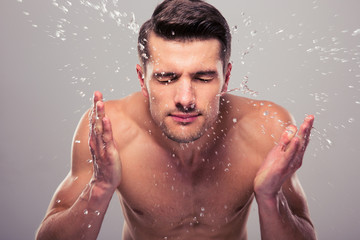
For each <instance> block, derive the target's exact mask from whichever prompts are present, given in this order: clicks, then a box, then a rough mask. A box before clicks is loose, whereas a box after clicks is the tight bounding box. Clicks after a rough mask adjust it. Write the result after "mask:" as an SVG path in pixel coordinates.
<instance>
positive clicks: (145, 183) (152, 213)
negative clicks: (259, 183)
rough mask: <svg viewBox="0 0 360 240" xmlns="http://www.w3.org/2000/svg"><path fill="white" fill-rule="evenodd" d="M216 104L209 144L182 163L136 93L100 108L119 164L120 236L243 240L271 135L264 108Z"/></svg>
mask: <svg viewBox="0 0 360 240" xmlns="http://www.w3.org/2000/svg"><path fill="white" fill-rule="evenodd" d="M223 102H225V103H223V105H226V106H224V107H222V108H221V109H222V110H221V113H220V116H221V117H220V118H221V121H220V122H221V123H220V124H221V126H222V129H221V131H220V134H219V133H216V134H215V132H213V131H211V130H208V131H207V132H206V133H205V134H204V136H203V137H207V138H209V142H211V143H212V144H211V147H208V148H206V146H205V147H204V149H201V150H200V154H196V155H194V156H193V161H192V162H189V163H188V164H187V165H186V166H184V164H181V162H180V161H179V159H178V157H177V156H176V154H175V153H174V152H172V151H171V149H168V148H167V147H166V146H164V145H163V144H162V142H161V138H159V137H158V136H156V133H155V132H154V129H153V126H152V124H151V118H150V117H149V114H148V113H143V112H146V109H147V106H146V103H145V102H144V98H142V96H141V95H140V94H134V95H132V96H131V97H130V98H128V99H125V100H121V101H120V102H119V101H117V102H112V103H109V104H108V105H107V109H109V110H110V111H109V115H110V118H111V120H112V124H113V131H114V138H115V139H116V142H117V146H118V149H119V153H120V158H121V162H122V180H121V185H120V186H119V188H118V190H119V193H120V195H121V197H120V199H121V202H122V206H123V210H124V215H125V219H126V225H125V228H124V239H202V238H203V239H246V220H247V216H248V213H249V210H250V205H251V202H252V200H253V197H254V195H253V180H254V178H255V176H256V173H257V170H258V168H259V167H260V164H261V162H262V160H263V159H264V157H265V156H266V153H267V152H268V151H269V150H270V148H271V147H272V146H273V144H274V141H275V139H274V138H275V137H276V136H274V135H273V134H272V132H271V129H269V125H271V124H269V122H268V119H270V118H269V117H268V116H267V115H268V114H269V110H271V106H264V105H265V104H266V103H262V102H259V101H253V100H249V99H245V98H240V97H235V96H229V95H228V96H226V97H225V98H224V100H223ZM130 103H131V104H130ZM134 106H136V108H134ZM264 111H266V114H263V112H264ZM121 112H122V114H121ZM119 113H120V114H119ZM275 114H276V112H275ZM276 139H277V138H276ZM184 151H187V150H186V145H185V147H184Z"/></svg>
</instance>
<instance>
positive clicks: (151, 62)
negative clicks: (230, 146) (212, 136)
mask: <svg viewBox="0 0 360 240" xmlns="http://www.w3.org/2000/svg"><path fill="white" fill-rule="evenodd" d="M230 41H231V36H230V32H229V27H228V24H227V23H226V21H225V19H224V18H223V16H222V15H221V14H220V13H219V11H218V10H216V9H215V8H214V7H213V6H211V5H209V4H207V3H205V2H203V1H200V0H193V1H191V0H165V1H164V2H163V3H162V4H160V5H159V6H158V7H157V8H156V9H155V11H154V14H153V16H152V18H151V19H150V20H149V21H147V22H145V23H144V25H143V26H142V27H141V30H140V35H139V48H138V50H139V57H140V61H141V65H142V66H139V65H138V66H137V71H138V76H139V79H140V83H141V86H142V92H143V94H144V95H145V97H147V98H148V99H149V107H150V113H151V116H152V119H153V120H154V122H155V123H156V124H157V125H158V126H159V127H160V128H161V129H162V131H163V133H164V134H165V135H166V136H167V137H168V138H170V139H172V140H174V141H176V142H179V143H186V142H192V141H195V140H197V139H199V138H200V137H201V136H203V134H204V133H205V132H206V130H207V129H209V128H210V127H212V126H213V125H214V123H215V122H216V119H217V117H218V113H219V108H220V94H221V93H222V92H225V91H226V89H227V84H228V80H229V77H230V71H231V64H230V63H229V58H230V48H231V47H230V46H231V45H230Z"/></svg>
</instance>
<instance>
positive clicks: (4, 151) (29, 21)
mask: <svg viewBox="0 0 360 240" xmlns="http://www.w3.org/2000/svg"><path fill="white" fill-rule="evenodd" d="M102 2H103V3H106V1H92V3H93V5H91V4H88V2H87V1H80V0H69V1H60V0H59V1H56V0H53V1H30V0H23V1H18V0H5V1H2V4H1V7H0V39H1V40H0V41H1V42H0V43H1V44H0V79H1V80H0V82H1V85H0V89H1V94H0V102H1V106H2V107H1V108H2V110H1V122H0V123H1V124H0V132H1V135H0V136H1V148H0V190H1V197H0V213H1V214H0V216H1V222H0V238H1V239H4V240H5V239H6V240H11V239H20V240H21V239H33V237H34V232H35V230H36V228H37V227H38V225H39V223H40V221H41V219H42V218H43V216H44V214H45V210H46V208H47V205H48V203H49V201H50V199H51V196H52V194H53V192H54V191H55V189H56V187H57V185H58V184H59V183H60V182H61V180H62V179H63V178H64V177H65V175H66V174H67V172H68V170H69V167H70V144H71V140H72V135H73V132H74V129H75V127H76V125H77V122H78V120H79V118H80V117H81V115H82V114H83V112H84V111H85V110H86V109H87V108H89V107H90V104H91V102H90V98H91V95H92V93H93V91H94V90H100V91H102V92H103V93H104V95H105V97H106V99H115V98H120V97H124V96H126V95H128V94H130V93H131V92H134V91H137V90H139V87H138V82H137V79H136V74H135V64H136V62H137V57H136V37H137V35H136V33H135V32H136V27H137V25H136V23H138V24H142V23H143V22H144V21H145V20H146V19H148V18H149V17H150V14H151V12H152V10H153V8H154V7H155V6H156V4H157V2H158V1H156V0H152V1H141V2H140V1H126V3H123V2H125V1H123V2H121V1H119V2H118V1H116V0H112V1H110V0H109V1H107V3H106V4H104V5H105V8H104V7H101V6H102V4H101V3H102ZM209 2H210V3H213V4H214V5H215V6H216V7H218V9H219V10H221V12H222V13H223V14H224V16H225V17H226V18H227V19H228V21H229V24H230V26H231V27H232V31H233V54H232V60H233V65H234V67H233V73H232V79H231V81H232V82H231V87H232V88H236V87H240V85H241V83H242V82H243V80H244V79H245V78H248V87H249V89H250V90H253V91H256V92H258V94H257V95H256V96H255V95H253V94H252V92H251V91H250V92H249V91H238V92H235V94H238V95H243V96H246V97H253V98H256V99H268V100H271V101H275V102H277V103H278V104H280V105H282V106H284V107H286V108H287V109H288V110H289V111H290V112H291V113H292V114H293V115H294V116H295V118H296V119H297V120H298V122H301V121H302V118H303V117H304V116H305V114H308V113H312V114H314V115H315V117H316V123H315V129H314V131H313V136H312V142H311V144H310V146H309V148H308V151H307V154H306V158H305V161H304V165H303V167H302V168H301V169H300V170H299V176H300V180H301V182H302V184H303V187H304V189H305V191H306V193H307V196H308V201H309V206H310V210H311V214H312V219H313V222H314V224H315V226H316V229H317V232H318V236H319V238H320V239H358V236H359V235H360V207H359V206H358V199H359V197H360V194H359V187H358V183H357V180H358V176H357V175H358V171H359V166H360V164H359V163H358V161H359V160H360V159H359V157H358V156H359V153H360V150H359V143H358V137H357V135H358V134H359V132H360V131H359V123H360V111H359V108H360V94H359V90H360V84H359V82H360V30H358V29H360V21H359V20H360V19H359V18H360V17H359V13H358V10H359V9H360V2H359V1H357V0H345V1H337V0H331V1H330V0H329V1H326V0H315V1H313V0H311V1H309V0H305V1H288V0H286V1H285V0H279V1H265V0H260V1H235V0H231V1H220V0H212V1H209ZM97 6H99V7H97ZM133 16H135V19H136V23H135V22H134V21H133ZM134 107H136V106H134ZM122 221H123V219H122V214H121V208H120V205H119V203H118V200H117V199H116V196H115V197H114V198H113V201H112V202H111V205H110V207H109V210H108V213H107V215H106V217H105V221H104V223H103V227H102V230H101V233H100V236H99V239H120V237H119V236H120V234H121V229H122ZM248 228H249V238H250V239H260V237H259V226H258V217H257V208H256V204H255V203H254V204H253V206H252V211H251V217H250V220H249V225H248Z"/></svg>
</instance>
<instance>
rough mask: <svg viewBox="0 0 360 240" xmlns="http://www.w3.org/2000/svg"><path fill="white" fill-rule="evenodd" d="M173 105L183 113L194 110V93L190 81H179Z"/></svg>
mask: <svg viewBox="0 0 360 240" xmlns="http://www.w3.org/2000/svg"><path fill="white" fill-rule="evenodd" d="M174 100H175V105H176V106H178V107H180V106H181V108H183V109H184V110H185V111H189V110H190V111H191V110H192V109H194V108H195V91H194V88H193V85H192V81H191V79H180V81H178V86H177V88H176V95H175V99H174Z"/></svg>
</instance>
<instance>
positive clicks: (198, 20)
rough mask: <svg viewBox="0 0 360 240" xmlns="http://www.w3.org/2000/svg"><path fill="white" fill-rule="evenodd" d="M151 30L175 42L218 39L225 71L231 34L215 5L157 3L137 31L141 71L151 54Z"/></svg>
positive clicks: (198, 0) (187, 0)
mask: <svg viewBox="0 0 360 240" xmlns="http://www.w3.org/2000/svg"><path fill="white" fill-rule="evenodd" d="M151 32H153V33H155V34H156V35H157V36H159V37H162V38H164V39H166V40H174V41H191V40H206V39H218V40H219V41H220V43H221V50H220V51H221V52H220V53H219V54H220V59H221V61H222V63H223V68H224V73H225V69H226V67H227V64H228V62H229V59H230V54H231V33H230V29H229V25H228V23H227V21H226V19H225V18H224V17H223V16H222V14H221V13H220V12H219V10H217V9H216V8H215V7H214V6H212V5H210V4H208V3H206V2H204V1H202V0H164V1H163V2H162V3H161V4H159V5H158V6H157V7H156V8H155V10H154V12H153V14H152V16H151V18H150V19H149V20H148V21H146V22H145V23H144V24H143V25H142V26H141V28H140V32H139V37H138V54H139V59H140V63H141V65H142V67H143V69H144V72H146V64H147V62H148V58H149V56H150V54H149V49H148V37H149V34H150V33H151Z"/></svg>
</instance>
